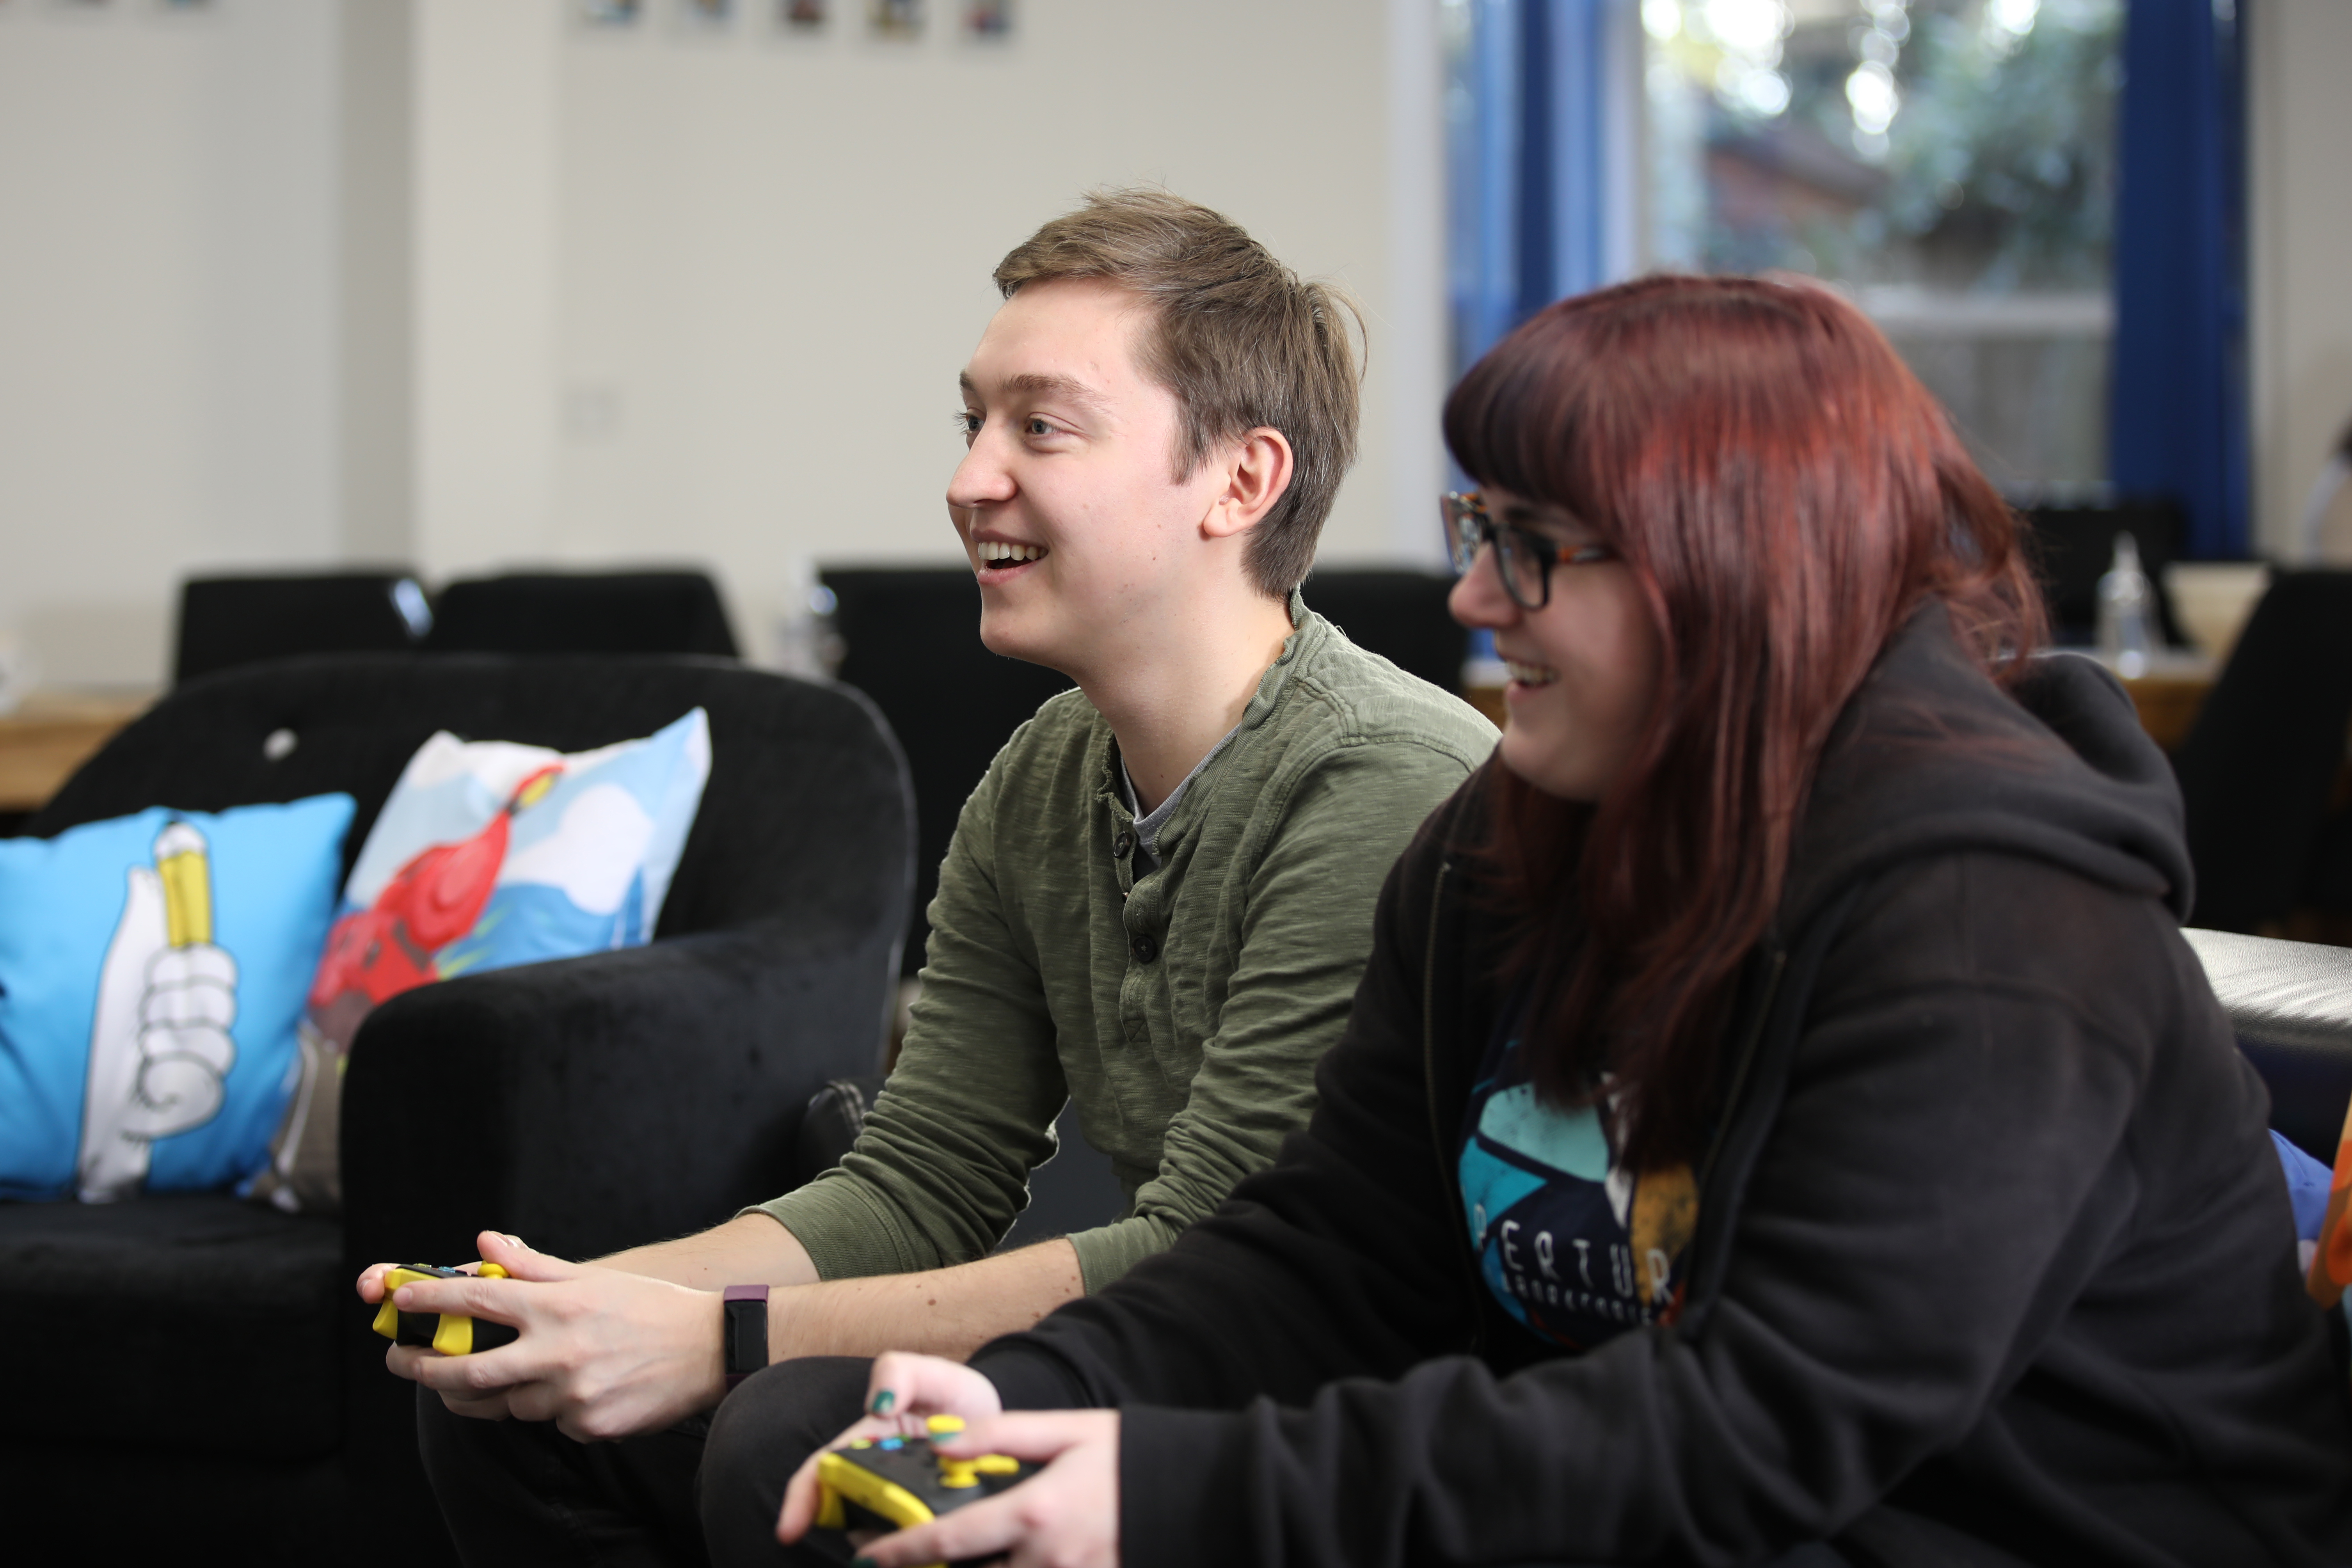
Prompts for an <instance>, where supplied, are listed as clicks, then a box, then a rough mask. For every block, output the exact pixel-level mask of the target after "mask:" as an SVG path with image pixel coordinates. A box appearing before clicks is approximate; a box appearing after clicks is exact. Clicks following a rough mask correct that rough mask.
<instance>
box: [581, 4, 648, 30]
mask: <svg viewBox="0 0 2352 1568" xmlns="http://www.w3.org/2000/svg"><path fill="white" fill-rule="evenodd" d="M644 9H645V0H580V19H581V20H582V21H583V22H585V23H587V24H588V25H589V26H592V27H626V26H631V25H632V24H634V23H635V21H636V19H637V13H638V12H640V11H642V10H644Z"/></svg>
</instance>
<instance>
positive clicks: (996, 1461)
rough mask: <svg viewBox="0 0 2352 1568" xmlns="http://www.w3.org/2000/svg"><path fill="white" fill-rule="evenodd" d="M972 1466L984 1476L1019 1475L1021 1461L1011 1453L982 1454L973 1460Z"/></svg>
mask: <svg viewBox="0 0 2352 1568" xmlns="http://www.w3.org/2000/svg"><path fill="white" fill-rule="evenodd" d="M971 1468H973V1469H975V1470H978V1471H979V1472H980V1473H981V1474H982V1475H983V1476H1017V1475H1019V1474H1020V1473H1021V1461H1020V1460H1018V1459H1016V1458H1013V1456H1012V1455H1010V1454H982V1456H981V1457H980V1458H977V1459H974V1460H973V1461H972V1462H971Z"/></svg>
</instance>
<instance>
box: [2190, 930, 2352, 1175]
mask: <svg viewBox="0 0 2352 1568" xmlns="http://www.w3.org/2000/svg"><path fill="white" fill-rule="evenodd" d="M2180 934H2181V935H2183V936H2185V937H2187V938H2188V939H2189V946H2190V947H2191V948H2192V949H2194V950H2195V951H2196V953H2197V957H2198V960H2199V962H2200V963H2203V964H2204V966H2205V978H2206V979H2207V980H2208V981H2210V983H2211V984H2212V986H2213V994H2214V995H2216V996H2218V997H2220V998H2221V1005H2222V1006H2224V1007H2226V1008H2228V1009H2229V1013H2230V1026H2231V1028H2233V1029H2235V1030H2236V1031H2237V1035H2238V1048H2239V1049H2241V1050H2242V1051H2244V1052H2245V1053H2246V1057H2247V1059H2248V1060H2250V1061H2252V1063H2253V1064H2254V1067H2255V1069H2256V1070H2257V1071H2259V1072H2260V1073H2261V1074H2262V1075H2263V1082H2264V1083H2266V1084H2268V1085H2269V1086H2270V1091H2271V1125H2272V1126H2273V1127H2274V1128H2276V1129H2278V1131H2279V1133H2280V1135H2281V1136H2282V1137H2284V1138H2285V1139H2286V1141H2287V1142H2290V1143H2293V1144H2294V1145H2295V1146H2296V1147H2297V1148H2299V1149H2301V1150H2302V1151H2303V1152H2305V1153H2306V1154H2308V1155H2310V1156H2311V1157H2312V1158H2313V1159H2315V1160H2316V1161H2318V1162H2319V1163H2321V1164H2323V1165H2328V1166H2333V1165H2334V1164H2335V1163H2336V1146H2337V1144H2338V1143H2339V1142H2341V1141H2342V1138H2343V1132H2344V1112H2345V1109H2346V1107H2347V1104H2352V952H2346V951H2345V950H2344V949H2342V948H2340V947H2328V946H2324V945H2322V944H2320V943H2317V942H2280V941H2276V940H2274V939H2273V938H2269V937H2260V936H2242V935H2239V934H2237V933H2235V932H2231V931H2206V930H2201V929H2199V930H2189V931H2182V932H2181V933H2180Z"/></svg>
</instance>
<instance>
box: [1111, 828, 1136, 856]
mask: <svg viewBox="0 0 2352 1568" xmlns="http://www.w3.org/2000/svg"><path fill="white" fill-rule="evenodd" d="M1134 847H1135V835H1134V834H1132V833H1121V834H1120V835H1119V836H1118V837H1116V838H1114V839H1112V840H1111V841H1110V852H1111V857H1112V858H1114V859H1118V860H1124V859H1126V858H1127V857H1128V853H1129V851H1130V850H1132V849H1133V848H1134Z"/></svg>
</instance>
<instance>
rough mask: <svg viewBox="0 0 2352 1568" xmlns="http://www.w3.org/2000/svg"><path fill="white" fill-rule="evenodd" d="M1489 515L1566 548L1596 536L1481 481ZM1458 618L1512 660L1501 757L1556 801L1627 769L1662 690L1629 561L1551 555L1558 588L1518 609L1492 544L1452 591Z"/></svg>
mask: <svg viewBox="0 0 2352 1568" xmlns="http://www.w3.org/2000/svg"><path fill="white" fill-rule="evenodd" d="M1485 493H1486V514H1487V516H1488V517H1490V518H1491V519H1493V520H1494V521H1496V523H1499V524H1511V525H1515V526H1517V527H1519V528H1524V529H1527V530H1528V531H1531V532H1533V533H1536V534H1538V535H1539V536H1541V537H1542V538H1543V539H1545V540H1547V541H1549V542H1552V543H1556V544H1560V545H1565V546H1568V547H1570V548H1571V549H1573V548H1574V547H1576V546H1578V545H1590V544H1597V543H1599V542H1601V541H1600V537H1599V535H1597V534H1595V533H1594V532H1593V531H1591V529H1588V528H1586V527H1584V526H1583V525H1582V524H1581V523H1580V522H1578V521H1576V520H1575V519H1574V518H1573V517H1571V516H1570V515H1569V513H1568V512H1567V510H1565V509H1563V508H1560V507H1557V506H1554V505H1551V504H1550V503H1549V502H1545V501H1535V500H1528V499H1527V498H1525V497H1523V496H1517V495H1514V494H1512V493H1511V492H1510V491H1508V490H1504V489H1496V487H1494V486H1492V485H1489V486H1487V487H1486V492H1485ZM1449 604H1450V607H1451V608H1452V609H1453V612H1454V619H1455V620H1457V621H1460V622H1461V623H1462V624H1463V625H1464V626H1485V627H1486V628H1488V629H1489V630H1491V631H1492V632H1493V633H1494V634H1495V652H1496V656H1497V657H1498V658H1501V659H1502V660H1503V661H1504V663H1505V664H1506V665H1507V666H1508V667H1509V669H1510V675H1511V680H1510V684H1509V685H1508V686H1507V687H1506V688H1505V689H1504V699H1505V700H1506V701H1507V703H1508V705H1509V708H1510V722H1509V723H1508V724H1507V725H1506V726H1505V728H1504V730H1503V744H1502V758H1503V765H1504V766H1505V767H1507V768H1508V769H1510V770H1511V771H1512V772H1513V773H1517V774H1518V775H1519V777H1521V778H1523V779H1525V780H1526V781H1527V782H1528V783H1529V784H1533V785H1534V786H1535V787H1536V788H1538V789H1539V790H1541V791H1543V792H1544V793H1545V794H1546V795H1555V796H1557V797H1559V799H1561V800H1574V801H1586V802H1592V801H1598V800H1599V799H1601V796H1602V795H1605V794H1607V793H1608V791H1609V788H1610V786H1611V785H1612V784H1615V783H1616V781H1617V778H1618V775H1619V774H1621V773H1623V772H1624V770H1625V764H1626V763H1627V762H1628V761H1629V760H1630V759H1631V757H1632V756H1633V747H1634V744H1635V742H1637V740H1638V739H1639V737H1640V735H1641V731H1642V726H1643V723H1644V722H1645V721H1647V720H1648V719H1649V717H1650V710H1651V708H1652V707H1653V705H1654V704H1655V702H1656V701H1657V692H1658V672H1659V668H1660V666H1661V664H1662V662H1663V656H1662V653H1661V650H1660V647H1659V642H1658V632H1657V628H1656V627H1655V626H1654V625H1653V624H1652V623H1651V620H1650V614H1649V608H1648V606H1647V605H1646V604H1645V603H1644V602H1643V595H1642V589H1641V585H1640V584H1639V583H1638V582H1636V581H1635V579H1634V576H1633V568H1631V567H1629V566H1627V565H1626V564H1625V563H1623V562H1622V561H1620V560H1618V559H1617V558H1616V557H1615V556H1614V555H1610V556H1608V557H1607V558H1606V559H1603V560H1600V561H1595V562H1589V563H1569V562H1559V563H1555V564H1554V565H1553V566H1552V568H1551V597H1550V599H1549V602H1547V603H1546V604H1545V605H1544V607H1543V608H1542V609H1540V610H1523V609H1521V608H1520V607H1519V606H1518V605H1517V602H1516V601H1514V600H1513V599H1512V598H1511V596H1510V595H1509V594H1508V593H1507V592H1505V590H1504V587H1503V580H1502V576H1501V574H1500V573H1499V572H1497V571H1496V563H1495V550H1494V546H1493V545H1491V544H1490V545H1488V546H1486V548H1485V549H1484V550H1482V551H1480V552H1479V553H1478V559H1477V561H1476V563H1475V564H1473V565H1472V567H1471V569H1470V571H1469V572H1468V573H1467V574H1465V576H1464V577H1463V578H1462V580H1461V581H1460V582H1458V583H1456V584H1454V595H1453V598H1452V599H1451V600H1450V601H1449Z"/></svg>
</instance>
